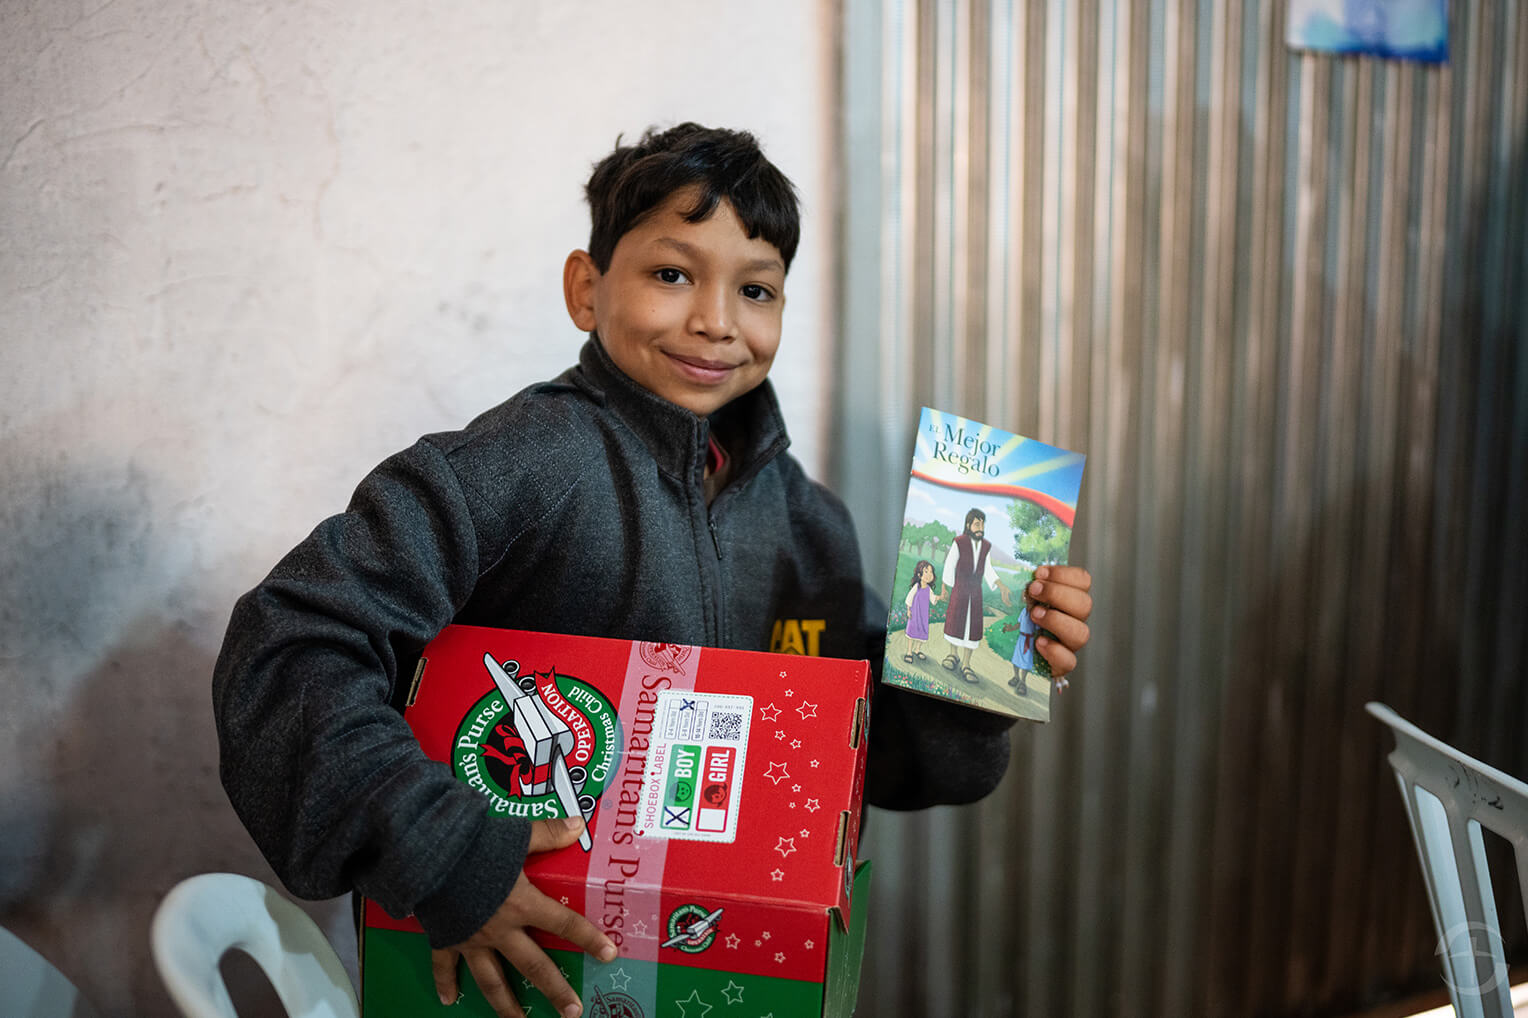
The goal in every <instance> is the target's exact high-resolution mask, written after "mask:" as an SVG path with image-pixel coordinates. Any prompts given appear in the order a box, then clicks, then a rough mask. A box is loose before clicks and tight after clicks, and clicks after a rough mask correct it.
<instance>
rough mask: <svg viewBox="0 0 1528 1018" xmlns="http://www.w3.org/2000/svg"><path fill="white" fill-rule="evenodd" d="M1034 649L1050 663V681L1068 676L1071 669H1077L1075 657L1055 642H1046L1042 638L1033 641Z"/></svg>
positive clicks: (1046, 640)
mask: <svg viewBox="0 0 1528 1018" xmlns="http://www.w3.org/2000/svg"><path fill="white" fill-rule="evenodd" d="M1035 649H1036V650H1038V651H1039V652H1040V653H1041V654H1042V655H1043V656H1044V657H1045V660H1047V661H1049V662H1050V666H1051V678H1052V679H1059V678H1062V677H1064V676H1066V675H1069V674H1071V671H1072V669H1074V668H1076V667H1077V655H1076V654H1073V653H1072V652H1071V651H1069V650H1067V649H1066V647H1064V646H1062V645H1061V644H1060V643H1057V642H1056V641H1055V640H1048V639H1046V638H1045V637H1043V636H1042V637H1040V639H1038V640H1036V641H1035Z"/></svg>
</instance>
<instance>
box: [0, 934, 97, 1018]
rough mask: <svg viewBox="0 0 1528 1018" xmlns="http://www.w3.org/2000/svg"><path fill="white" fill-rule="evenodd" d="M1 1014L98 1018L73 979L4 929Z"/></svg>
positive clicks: (21, 1017) (0, 938)
mask: <svg viewBox="0 0 1528 1018" xmlns="http://www.w3.org/2000/svg"><path fill="white" fill-rule="evenodd" d="M0 1014H3V1015H5V1016H6V1018H96V1010H95V1008H93V1007H91V1006H90V1002H89V1001H88V1000H86V999H85V998H84V997H82V996H81V995H80V991H79V990H77V989H75V988H74V984H73V983H72V982H70V981H69V977H68V976H66V975H64V974H63V973H62V972H60V971H59V970H58V969H56V968H54V966H53V964H52V963H51V962H50V961H48V959H46V958H44V957H43V956H42V955H40V954H38V953H37V952H36V951H34V950H32V948H30V947H29V946H27V944H26V942H25V941H23V940H22V939H21V938H20V937H18V936H16V934H14V933H12V932H11V931H10V930H7V929H3V928H0Z"/></svg>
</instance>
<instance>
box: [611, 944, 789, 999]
mask: <svg viewBox="0 0 1528 1018" xmlns="http://www.w3.org/2000/svg"><path fill="white" fill-rule="evenodd" d="M807 946H808V947H811V946H812V942H811V941H810V940H809V941H807ZM629 985H631V975H630V974H629V973H627V971H626V970H625V969H624V968H618V969H616V970H615V973H614V974H613V975H611V977H610V988H611V989H612V990H625V989H626V987H627V986H629Z"/></svg>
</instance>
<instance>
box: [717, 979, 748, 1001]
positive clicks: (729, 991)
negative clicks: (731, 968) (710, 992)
mask: <svg viewBox="0 0 1528 1018" xmlns="http://www.w3.org/2000/svg"><path fill="white" fill-rule="evenodd" d="M733 993H736V994H737V996H736V997H734V996H733ZM722 996H723V997H726V998H727V1003H729V1004H741V1003H742V1002H743V988H742V987H741V986H739V985H738V984H737V983H735V982H733V981H732V980H730V979H729V980H727V985H726V986H723V987H722Z"/></svg>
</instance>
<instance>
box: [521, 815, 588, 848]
mask: <svg viewBox="0 0 1528 1018" xmlns="http://www.w3.org/2000/svg"><path fill="white" fill-rule="evenodd" d="M583 830H584V822H583V820H582V819H581V818H579V817H554V818H552V819H550V820H537V821H536V822H535V823H534V824H533V825H531V846H530V850H531V851H532V852H550V851H552V850H553V849H557V848H564V847H566V846H568V845H571V844H573V842H575V841H577V840H578V836H579V835H580V834H582V833H583Z"/></svg>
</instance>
